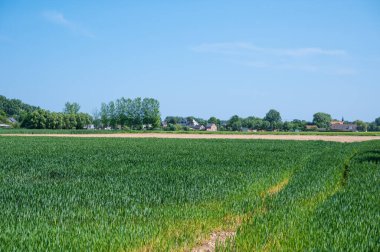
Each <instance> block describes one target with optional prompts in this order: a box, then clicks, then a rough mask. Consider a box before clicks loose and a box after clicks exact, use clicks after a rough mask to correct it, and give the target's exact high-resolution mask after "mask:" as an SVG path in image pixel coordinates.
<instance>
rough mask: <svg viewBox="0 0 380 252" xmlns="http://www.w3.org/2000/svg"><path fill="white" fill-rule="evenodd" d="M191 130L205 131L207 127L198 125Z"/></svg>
mask: <svg viewBox="0 0 380 252" xmlns="http://www.w3.org/2000/svg"><path fill="white" fill-rule="evenodd" d="M190 128H191V129H193V130H205V129H206V127H205V126H203V125H201V124H198V125H195V126H191V127H190Z"/></svg>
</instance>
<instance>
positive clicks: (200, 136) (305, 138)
mask: <svg viewBox="0 0 380 252" xmlns="http://www.w3.org/2000/svg"><path fill="white" fill-rule="evenodd" d="M7 136H9V137H10V136H17V137H72V138H170V139H251V140H256V139H262V140H296V141H329V142H341V143H352V142H364V141H371V140H380V136H325V135H234V134H173V133H115V134H0V137H7Z"/></svg>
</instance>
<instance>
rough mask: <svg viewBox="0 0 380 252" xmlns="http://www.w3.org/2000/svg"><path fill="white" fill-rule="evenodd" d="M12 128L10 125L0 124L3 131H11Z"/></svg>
mask: <svg viewBox="0 0 380 252" xmlns="http://www.w3.org/2000/svg"><path fill="white" fill-rule="evenodd" d="M10 127H11V126H10V125H8V124H3V123H0V128H3V129H9V128H10Z"/></svg>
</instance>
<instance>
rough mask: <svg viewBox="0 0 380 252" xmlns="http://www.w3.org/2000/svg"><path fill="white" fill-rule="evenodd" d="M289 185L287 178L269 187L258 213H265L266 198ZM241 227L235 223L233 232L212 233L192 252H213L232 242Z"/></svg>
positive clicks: (263, 196) (263, 195) (264, 193)
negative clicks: (219, 246) (218, 246)
mask: <svg viewBox="0 0 380 252" xmlns="http://www.w3.org/2000/svg"><path fill="white" fill-rule="evenodd" d="M288 183H289V178H286V179H284V180H283V181H281V182H280V183H278V184H276V185H274V186H272V187H270V188H269V189H268V190H267V191H264V192H263V193H262V194H261V197H262V198H263V206H262V207H261V208H260V209H258V211H257V212H258V213H264V214H265V212H266V206H265V199H266V198H267V197H272V196H273V195H275V194H277V193H279V192H280V191H282V190H283V189H284V187H285V186H286V185H287V184H288ZM240 225H241V223H237V225H236V226H237V227H236V229H235V230H234V231H219V232H214V233H212V234H211V235H210V238H209V240H207V241H205V242H203V243H202V245H200V246H198V247H196V248H194V249H192V250H191V251H192V252H213V251H215V247H216V245H217V244H218V245H221V246H225V245H226V242H227V240H229V241H233V240H234V238H235V236H236V230H237V228H238V227H239V226H240Z"/></svg>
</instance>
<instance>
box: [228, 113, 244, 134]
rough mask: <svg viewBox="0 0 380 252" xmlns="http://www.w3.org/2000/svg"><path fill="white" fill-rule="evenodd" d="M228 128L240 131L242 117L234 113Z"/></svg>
mask: <svg viewBox="0 0 380 252" xmlns="http://www.w3.org/2000/svg"><path fill="white" fill-rule="evenodd" d="M227 128H228V129H229V130H233V131H240V130H241V129H242V119H241V118H240V117H239V116H238V115H234V116H232V117H231V118H230V120H228V122H227Z"/></svg>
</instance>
